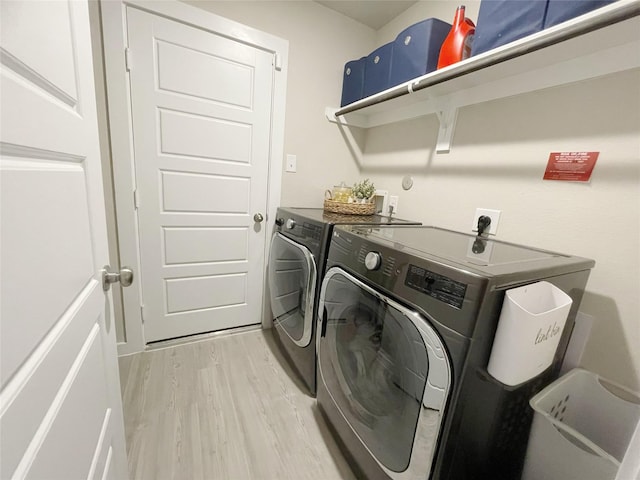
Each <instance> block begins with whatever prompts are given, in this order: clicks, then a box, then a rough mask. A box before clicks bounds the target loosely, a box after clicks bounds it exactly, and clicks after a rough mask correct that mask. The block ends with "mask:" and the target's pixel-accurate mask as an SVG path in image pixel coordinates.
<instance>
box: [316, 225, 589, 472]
mask: <svg viewBox="0 0 640 480" xmlns="http://www.w3.org/2000/svg"><path fill="white" fill-rule="evenodd" d="M593 266H594V262H593V261H592V260H589V259H585V258H580V257H576V256H571V255H563V254H559V253H554V252H548V251H544V250H540V249H536V248H529V247H526V246H521V245H514V244H509V243H505V242H500V241H495V240H487V239H484V238H479V237H475V236H473V235H466V234H464V233H459V232H454V231H450V230H444V229H440V228H435V227H402V226H390V227H376V228H360V227H358V226H344V227H343V226H341V227H336V228H335V229H334V230H333V234H332V239H331V242H330V247H329V252H328V258H327V262H326V271H325V274H324V279H323V281H322V285H321V291H320V299H319V303H318V307H317V308H318V315H317V318H318V331H319V332H320V333H319V335H318V336H317V352H318V358H317V362H318V388H317V402H318V405H319V407H320V410H321V412H322V413H323V415H324V416H325V418H326V419H327V421H328V423H329V425H330V427H331V429H332V431H333V433H334V434H335V436H336V438H337V439H338V441H339V443H340V444H341V445H342V448H343V450H344V452H345V454H346V455H347V456H348V458H350V460H351V463H352V465H353V467H354V470H355V471H356V473H358V474H359V475H360V476H361V477H363V478H367V479H370V480H375V479H421V480H426V479H434V480H435V479H438V480H444V479H447V480H451V479H456V480H458V479H459V480H476V479H478V480H481V479H491V480H500V479H505V480H515V479H518V478H519V476H520V472H521V469H522V463H523V458H524V453H525V450H526V444H527V439H528V434H529V429H530V424H531V418H532V413H531V411H530V409H529V407H528V400H529V398H531V396H533V395H534V394H535V393H537V392H538V391H539V390H541V389H542V388H543V387H544V386H545V385H547V384H548V383H550V382H551V381H552V380H553V379H554V378H556V377H557V375H558V371H559V368H560V365H561V361H562V357H563V354H564V352H565V351H566V345H567V343H568V340H569V337H570V334H571V329H572V326H573V324H574V320H575V315H576V312H577V309H578V306H579V305H580V301H581V298H582V296H583V292H584V288H585V285H586V283H587V279H588V276H589V272H590V269H591V268H592V267H593ZM540 280H545V281H547V282H550V283H551V284H553V285H555V286H556V287H558V288H559V289H561V290H562V291H564V292H565V293H567V294H568V295H569V296H570V297H571V299H572V307H571V310H570V312H569V315H568V319H567V321H566V325H565V328H564V330H563V332H562V336H561V340H560V343H559V347H558V349H557V353H556V355H555V357H554V358H553V361H552V364H551V366H550V367H549V368H547V369H546V370H545V371H543V372H542V373H540V374H539V375H537V376H536V377H534V378H531V379H530V380H527V381H526V382H523V383H522V384H519V385H515V386H508V385H504V384H502V383H500V382H499V381H498V380H496V379H494V378H493V377H491V375H490V374H489V373H488V371H487V364H488V360H489V358H490V353H491V347H492V342H493V338H494V336H495V332H496V329H497V323H498V320H499V316H500V311H501V308H502V302H503V299H504V298H505V292H506V291H507V290H509V289H511V288H515V287H519V286H523V285H527V284H530V283H533V282H537V281H540ZM513 361H516V362H517V361H518V359H517V358H514V359H513Z"/></svg>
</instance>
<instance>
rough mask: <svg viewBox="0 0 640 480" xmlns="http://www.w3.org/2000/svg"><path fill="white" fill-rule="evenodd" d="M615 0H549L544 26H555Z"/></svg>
mask: <svg viewBox="0 0 640 480" xmlns="http://www.w3.org/2000/svg"><path fill="white" fill-rule="evenodd" d="M613 1H614V0H549V5H548V6H547V16H546V18H545V21H544V28H549V27H553V26H554V25H558V24H559V23H562V22H564V21H566V20H569V19H571V18H574V17H578V16H580V15H582V14H585V13H587V12H590V11H591V10H595V9H596V8H600V7H604V6H605V5H609V4H610V3H613Z"/></svg>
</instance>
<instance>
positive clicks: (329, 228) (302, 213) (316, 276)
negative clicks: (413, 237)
mask: <svg viewBox="0 0 640 480" xmlns="http://www.w3.org/2000/svg"><path fill="white" fill-rule="evenodd" d="M347 224H352V225H353V224H357V225H367V226H379V225H420V222H413V221H410V220H403V219H400V218H395V217H386V216H381V215H340V214H335V213H329V212H325V211H324V210H323V209H321V208H284V207H281V208H279V209H278V210H277V214H276V220H275V233H274V235H273V238H272V240H271V249H270V252H269V265H268V267H267V268H268V288H269V297H270V301H271V311H272V314H273V323H274V333H275V335H274V336H275V338H276V341H277V343H278V345H279V346H280V347H281V349H282V351H283V352H284V353H285V356H286V358H287V359H288V360H289V362H290V364H291V366H292V367H293V369H294V371H295V372H296V375H298V376H299V378H301V379H302V381H303V382H304V384H305V386H306V388H308V391H309V393H310V394H311V395H315V392H316V343H315V332H316V321H315V311H316V305H317V301H318V291H319V286H320V281H321V279H322V273H323V271H324V264H325V260H326V255H327V249H328V242H329V240H330V239H331V233H332V232H333V228H334V226H336V225H347Z"/></svg>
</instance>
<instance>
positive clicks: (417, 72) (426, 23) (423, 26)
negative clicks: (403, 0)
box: [389, 18, 451, 86]
mask: <svg viewBox="0 0 640 480" xmlns="http://www.w3.org/2000/svg"><path fill="white" fill-rule="evenodd" d="M449 30H451V25H450V24H448V23H447V22H443V21H442V20H438V19H437V18H428V19H426V20H422V21H421V22H418V23H416V24H414V25H411V26H410V27H408V28H406V29H405V30H403V31H402V32H400V34H399V35H398V36H397V37H396V39H395V41H394V42H393V54H392V57H393V64H392V65H391V76H390V79H389V81H390V85H391V86H393V85H399V84H401V83H404V82H406V81H408V80H411V79H413V78H416V77H420V76H422V75H425V74H427V73H430V72H433V71H434V70H436V68H437V67H438V56H440V48H441V47H442V42H444V39H445V38H446V36H447V34H448V33H449Z"/></svg>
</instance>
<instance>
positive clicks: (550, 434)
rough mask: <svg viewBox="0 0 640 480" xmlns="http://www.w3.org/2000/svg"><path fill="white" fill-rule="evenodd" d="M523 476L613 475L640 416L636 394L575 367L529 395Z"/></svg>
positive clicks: (558, 479)
mask: <svg viewBox="0 0 640 480" xmlns="http://www.w3.org/2000/svg"><path fill="white" fill-rule="evenodd" d="M529 404H530V405H531V407H532V408H533V410H534V417H533V425H532V427H531V434H530V436H529V445H528V447H527V453H526V457H525V465H524V470H523V475H522V479H523V480H541V479H543V480H574V479H575V480H609V479H611V480H613V479H614V478H615V476H616V472H617V471H618V468H619V467H620V462H621V461H622V458H623V457H624V454H625V452H626V450H627V447H628V445H629V442H630V440H631V436H632V435H633V432H634V430H635V427H636V424H637V422H638V419H640V398H639V397H638V396H637V395H635V394H634V393H632V392H630V391H629V390H627V389H625V388H623V387H620V386H618V385H615V384H613V383H611V382H609V381H607V380H605V379H603V378H601V377H599V376H598V375H596V374H595V373H592V372H589V371H587V370H583V369H580V368H576V369H574V370H571V371H570V372H569V373H567V374H566V375H564V376H563V377H561V378H559V379H558V380H556V381H555V382H553V383H552V384H551V385H549V386H548V387H547V388H545V389H544V390H542V391H541V392H540V393H538V394H537V395H536V396H534V397H533V398H532V399H531V400H530V402H529Z"/></svg>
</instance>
